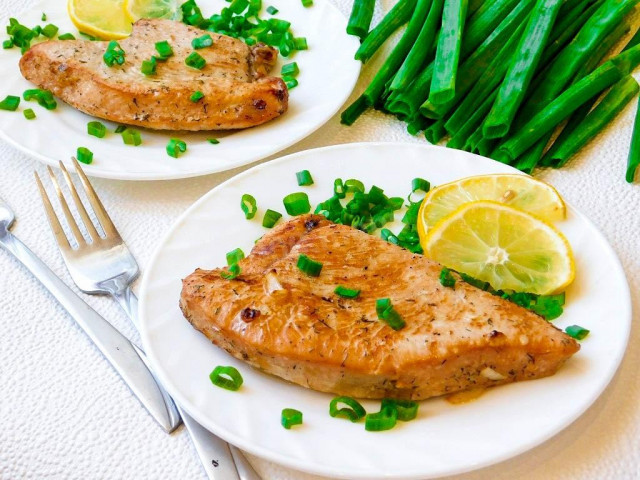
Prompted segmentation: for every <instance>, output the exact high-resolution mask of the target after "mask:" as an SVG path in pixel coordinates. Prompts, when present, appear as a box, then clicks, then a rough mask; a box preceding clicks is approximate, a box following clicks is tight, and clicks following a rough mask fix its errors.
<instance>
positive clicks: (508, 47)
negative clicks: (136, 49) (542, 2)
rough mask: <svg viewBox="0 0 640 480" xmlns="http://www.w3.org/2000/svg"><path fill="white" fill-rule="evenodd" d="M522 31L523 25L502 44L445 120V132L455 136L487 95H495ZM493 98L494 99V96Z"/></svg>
mask: <svg viewBox="0 0 640 480" xmlns="http://www.w3.org/2000/svg"><path fill="white" fill-rule="evenodd" d="M523 29H524V24H522V25H521V26H520V27H518V29H517V30H516V31H515V32H514V33H513V35H512V36H511V38H509V40H507V42H506V43H505V44H504V46H503V47H502V49H501V50H500V52H498V54H497V55H496V56H495V57H494V59H493V60H492V61H491V63H490V64H489V66H488V67H487V68H486V70H485V72H484V74H483V75H482V76H481V77H480V78H479V79H478V81H477V82H476V83H475V85H474V86H473V88H472V89H471V91H470V92H469V93H468V94H466V95H465V96H464V98H463V99H462V101H461V102H460V103H459V104H458V106H457V107H456V109H455V110H454V112H453V113H452V114H451V116H450V117H449V119H448V120H447V123H445V125H444V126H445V128H446V129H447V132H449V133H450V134H451V135H454V134H456V132H457V131H458V129H460V128H461V127H462V126H463V125H464V124H465V122H466V121H467V119H468V118H469V112H474V111H475V109H476V108H478V107H479V105H480V104H482V103H483V102H484V100H485V98H486V97H487V95H489V94H490V93H491V92H492V91H494V90H495V91H496V94H497V89H496V87H497V86H498V85H499V84H500V82H501V81H502V79H503V78H504V74H505V73H506V71H507V67H508V66H509V58H510V57H511V55H512V53H513V49H514V48H515V46H516V45H517V43H518V41H519V40H520V34H521V33H522V30H523ZM493 98H494V99H495V95H494V97H493ZM489 109H491V105H489ZM489 109H487V110H486V111H485V112H484V114H483V116H482V118H483V119H484V117H485V116H486V114H487V113H488V112H489ZM474 128H475V127H474ZM469 133H471V132H469Z"/></svg>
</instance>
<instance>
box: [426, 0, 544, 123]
mask: <svg viewBox="0 0 640 480" xmlns="http://www.w3.org/2000/svg"><path fill="white" fill-rule="evenodd" d="M534 3H535V0H521V1H520V3H519V4H518V6H517V7H516V8H514V9H513V10H512V11H511V12H510V13H509V15H507V17H506V18H505V19H504V20H503V21H502V22H501V23H500V25H498V27H497V28H496V29H495V30H494V31H493V32H492V33H491V35H489V37H488V38H487V39H486V40H485V41H484V42H482V45H480V46H479V47H478V49H477V50H476V51H475V52H473V53H472V54H471V56H469V58H467V59H466V60H465V61H464V63H463V64H462V66H461V67H460V79H459V82H458V84H457V85H456V92H455V95H454V97H453V98H452V99H451V100H449V101H448V102H445V103H443V104H441V105H437V104H434V103H433V102H432V101H431V97H429V99H428V100H427V101H426V102H424V103H423V104H422V105H421V106H420V113H422V114H423V115H424V116H426V117H430V118H436V119H437V118H442V117H444V116H445V115H446V114H447V113H449V112H450V111H451V109H452V108H453V107H454V106H455V105H456V104H457V103H458V102H459V101H460V100H461V99H462V97H463V96H464V95H465V94H466V93H467V92H468V91H469V90H470V89H471V88H472V87H473V85H474V84H475V83H476V82H477V81H478V79H480V78H482V76H483V75H484V73H485V71H486V70H487V68H488V67H489V65H490V64H491V62H492V61H493V60H494V58H495V57H496V55H498V54H499V52H500V50H501V49H502V47H503V46H504V44H505V42H507V41H508V40H509V39H511V38H513V37H514V36H516V35H517V33H516V32H520V33H521V32H522V29H523V28H524V27H525V23H523V21H524V20H525V19H526V18H527V16H528V15H529V13H530V11H531V8H532V7H533V4H534ZM514 46H515V45H514ZM507 62H508V60H507Z"/></svg>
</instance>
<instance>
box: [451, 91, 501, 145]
mask: <svg viewBox="0 0 640 480" xmlns="http://www.w3.org/2000/svg"><path fill="white" fill-rule="evenodd" d="M497 94H498V90H497V89H494V90H493V92H491V93H490V94H489V95H488V96H487V97H485V98H484V100H483V101H482V103H481V104H480V105H479V106H477V107H476V108H474V109H473V110H467V121H466V122H465V123H464V124H463V125H462V126H461V127H459V128H458V129H457V130H456V132H455V134H453V136H452V137H451V140H449V142H448V143H447V147H449V148H462V147H463V146H464V144H465V143H466V141H467V139H468V138H469V136H470V135H471V134H472V133H473V132H474V131H475V130H476V129H477V128H478V127H479V126H481V125H482V121H483V120H484V118H485V116H486V115H487V113H489V110H490V109H491V105H492V104H493V101H494V100H495V99H496V95H497ZM469 112H473V113H472V114H471V116H469ZM452 118H453V117H452ZM450 121H451V118H450V119H449V121H447V123H445V128H446V127H447V124H448V123H449V122H450Z"/></svg>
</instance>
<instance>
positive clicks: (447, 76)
mask: <svg viewBox="0 0 640 480" xmlns="http://www.w3.org/2000/svg"><path fill="white" fill-rule="evenodd" d="M467 6H468V2H467V0H445V2H444V7H443V10H442V29H441V31H440V38H439V39H438V48H437V49H436V59H435V61H434V67H433V72H434V74H433V79H432V81H431V89H430V91H429V100H430V101H431V103H433V104H435V105H437V104H442V103H445V102H448V101H449V100H451V99H452V98H453V96H454V95H455V92H456V79H457V74H458V63H459V61H460V47H461V43H462V31H463V29H464V21H465V17H466V15H467Z"/></svg>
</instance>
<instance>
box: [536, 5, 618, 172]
mask: <svg viewBox="0 0 640 480" xmlns="http://www.w3.org/2000/svg"><path fill="white" fill-rule="evenodd" d="M630 20H631V19H629V18H625V21H623V22H622V23H621V24H620V25H618V26H617V27H616V28H615V30H614V31H613V32H611V34H609V35H608V36H607V38H606V39H605V40H604V41H603V42H602V43H601V44H600V45H599V46H598V48H597V49H596V51H595V52H594V54H593V56H591V58H589V60H587V62H586V63H585V64H584V65H583V66H582V67H581V68H580V70H579V71H578V73H576V76H575V79H576V80H579V79H581V78H583V77H584V76H585V75H588V74H589V73H591V72H592V71H593V70H594V69H595V68H596V67H597V66H598V64H599V63H600V62H601V61H602V59H603V58H604V57H605V56H606V54H607V53H608V52H609V51H610V50H611V49H612V48H613V46H614V45H615V44H616V43H618V40H620V38H622V37H623V36H624V35H626V34H627V33H628V32H629V29H630ZM627 47H628V46H627ZM629 48H630V47H629ZM627 49H628V48H626V47H625V50H627ZM597 100H598V99H597V97H596V98H593V99H591V100H589V101H588V102H586V103H585V104H584V105H582V106H581V107H580V108H579V109H578V110H576V111H575V112H573V113H572V114H571V116H570V117H569V120H568V121H567V124H566V125H565V126H564V128H563V129H562V132H561V133H560V135H559V136H558V138H556V139H555V141H554V145H555V144H557V143H560V144H561V143H563V142H564V141H565V140H566V137H569V136H570V135H571V134H572V132H573V130H574V129H575V128H576V127H577V126H578V125H579V124H580V123H582V121H583V120H584V119H585V117H586V116H587V115H588V114H589V112H590V111H591V109H592V108H593V106H594V105H595V103H596V102H597ZM547 141H548V139H547ZM532 161H533V160H532V159H531V160H529V164H531V162H532ZM539 161H540V165H542V166H544V167H548V166H550V165H551V157H550V156H549V155H545V156H544V157H543V158H541V159H540V158H539ZM534 166H535V165H534Z"/></svg>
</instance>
